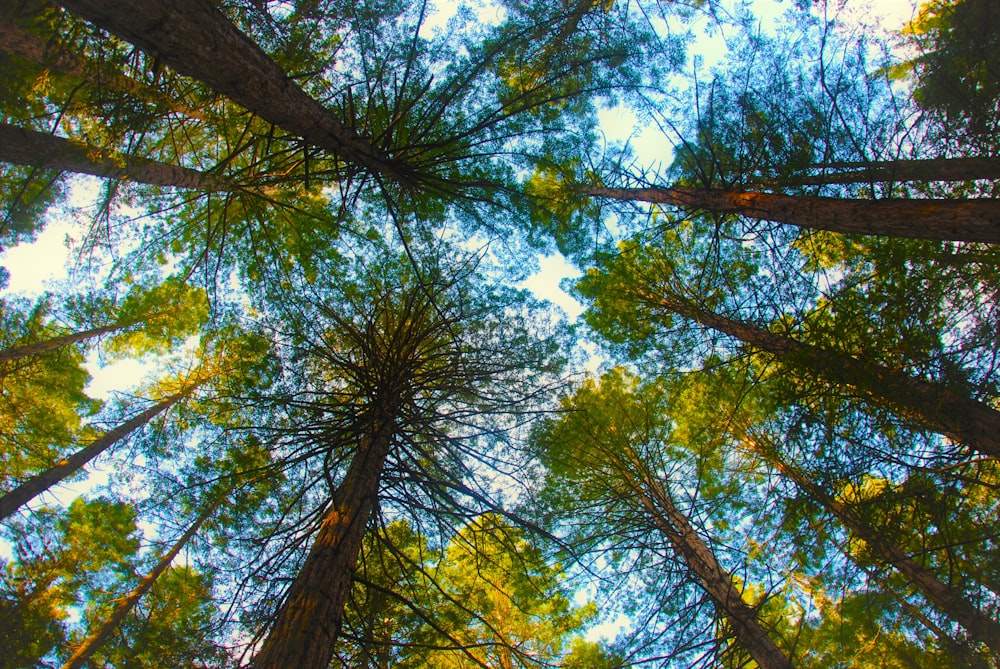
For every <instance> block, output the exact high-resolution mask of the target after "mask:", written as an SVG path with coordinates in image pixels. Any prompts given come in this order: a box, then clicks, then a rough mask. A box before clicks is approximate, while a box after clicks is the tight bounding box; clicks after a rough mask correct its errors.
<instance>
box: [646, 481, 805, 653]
mask: <svg viewBox="0 0 1000 669" xmlns="http://www.w3.org/2000/svg"><path fill="white" fill-rule="evenodd" d="M639 496H640V498H641V499H642V503H643V506H645V507H646V511H647V512H649V514H650V516H651V517H652V518H653V519H654V522H655V523H656V525H657V528H658V529H659V530H660V531H661V532H663V534H664V535H666V537H667V539H668V540H669V541H670V544H671V545H672V546H673V548H674V550H675V551H676V552H677V553H678V554H679V556H680V557H681V559H682V560H683V561H684V563H685V564H686V565H687V567H688V569H690V570H691V572H692V573H693V574H694V575H695V576H696V577H697V578H698V580H699V581H700V582H701V585H702V587H703V588H704V589H705V592H706V593H708V596H709V597H710V598H711V599H712V601H713V602H714V603H715V605H716V607H718V608H719V610H721V611H722V612H723V614H724V615H725V617H726V619H727V620H728V621H729V624H730V625H732V627H733V632H734V633H735V635H736V641H737V643H739V645H740V646H741V647H742V648H743V649H744V650H746V651H747V652H748V653H750V656H751V657H752V658H753V659H754V660H755V661H756V662H757V665H758V666H759V667H760V668H761V669H793V667H794V665H793V664H792V661H791V660H790V659H789V658H788V656H787V655H785V653H784V652H782V650H781V649H780V648H778V646H777V645H775V643H774V641H772V640H771V637H770V636H768V634H767V631H766V630H765V629H764V628H763V627H762V626H761V624H760V622H759V621H758V620H757V615H756V614H755V613H754V610H753V609H752V608H750V606H749V605H748V604H747V603H746V601H745V600H744V599H743V595H742V594H740V591H739V590H737V589H736V587H735V586H734V585H733V577H732V575H731V574H730V573H729V572H728V571H726V570H725V569H724V568H723V567H722V565H720V564H719V561H718V560H716V559H715V554H714V553H713V552H712V549H711V548H710V547H709V546H708V545H707V544H706V543H705V542H704V541H703V540H702V538H701V537H700V536H698V533H697V532H695V530H694V528H693V527H691V523H689V522H688V519H687V517H686V516H685V515H684V514H683V513H681V512H680V510H679V509H678V508H677V507H676V506H675V505H674V503H673V499H672V498H671V496H670V494H669V493H668V492H667V491H666V490H664V489H663V486H662V485H660V483H659V482H658V481H654V480H652V479H650V478H648V477H647V478H646V480H645V481H643V483H642V490H641V492H640V493H639Z"/></svg>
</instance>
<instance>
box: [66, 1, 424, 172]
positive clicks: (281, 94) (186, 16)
mask: <svg viewBox="0 0 1000 669" xmlns="http://www.w3.org/2000/svg"><path fill="white" fill-rule="evenodd" d="M60 4H62V5H63V6H64V7H66V9H68V10H70V11H71V12H74V13H75V14H79V15H80V16H82V17H83V18H85V19H87V20H89V21H92V22H93V23H95V24H96V25H97V26H99V27H101V28H104V29H105V30H108V31H109V32H111V33H113V34H115V35H117V36H118V37H121V38H122V39H124V40H126V41H128V42H131V43H132V44H135V45H136V46H137V47H139V48H140V49H142V50H143V51H146V52H147V53H149V54H151V55H154V56H155V57H156V58H158V59H159V60H160V61H162V62H163V63H164V64H166V65H169V66H170V67H172V68H173V69H175V70H176V71H177V72H179V73H181V74H184V75H187V76H189V77H192V78H194V79H197V80H199V81H202V82H204V83H205V84H207V85H208V86H209V87H210V88H212V89H213V90H215V91H216V92H218V93H221V94H222V95H225V96H226V97H228V98H229V99H231V100H233V101H234V102H236V103H237V104H240V105H242V106H243V107H245V108H246V109H248V110H250V111H251V112H253V113H254V114H257V115H258V116H260V117H261V118H263V119H265V120H267V121H270V122H271V123H274V124H275V125H276V126H278V127H280V128H283V129H285V130H287V131H288V132H290V133H292V134H293V135H296V136H298V137H301V138H302V139H304V140H305V141H306V142H308V143H309V144H311V145H313V146H316V147H319V148H322V149H326V150H328V151H331V152H333V153H334V154H336V155H338V156H340V157H341V158H343V159H344V160H346V161H348V162H350V163H353V164H355V165H357V166H360V167H363V168H365V169H367V170H369V171H370V172H372V173H375V174H381V175H384V176H389V177H393V178H397V179H399V180H401V181H402V180H406V177H407V175H405V174H403V173H402V172H401V170H400V169H399V166H397V165H394V164H393V163H392V161H391V160H390V159H389V158H388V157H387V156H386V155H384V154H383V152H382V151H380V150H378V149H376V148H375V147H374V146H372V144H371V143H370V142H369V141H368V140H366V139H365V138H363V137H361V136H360V135H358V134H357V132H355V131H354V129H353V128H351V127H350V126H348V125H347V124H345V123H344V122H342V121H341V120H340V119H338V118H337V117H336V116H335V115H334V114H333V113H332V112H331V111H330V110H328V109H327V108H325V107H324V106H323V105H321V104H320V103H319V102H317V101H316V100H314V99H313V98H311V97H310V96H309V95H308V94H307V93H306V92H305V91H304V90H302V88H300V87H299V86H298V85H297V84H296V83H295V82H294V81H293V80H292V79H291V78H290V77H289V76H288V75H287V74H286V73H285V72H284V71H283V70H282V69H281V68H280V67H279V66H278V65H277V64H276V63H275V62H274V61H273V60H271V58H270V57H268V55H267V54H266V53H264V51H263V50H262V49H261V48H260V47H259V46H257V44H255V43H254V42H253V41H252V40H251V39H250V38H249V37H247V36H246V35H245V34H244V33H242V32H241V31H240V30H239V29H238V28H237V27H236V26H235V25H233V23H232V22H231V21H230V20H229V19H228V18H226V16H225V15H224V14H223V13H222V12H221V11H219V9H218V8H217V7H216V6H215V5H214V4H213V3H212V2H210V1H209V0H61V2H60Z"/></svg>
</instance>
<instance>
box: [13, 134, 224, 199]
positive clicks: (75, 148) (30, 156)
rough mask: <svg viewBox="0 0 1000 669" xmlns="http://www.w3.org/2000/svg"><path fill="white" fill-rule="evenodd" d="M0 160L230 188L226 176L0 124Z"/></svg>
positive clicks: (201, 187)
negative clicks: (126, 154)
mask: <svg viewBox="0 0 1000 669" xmlns="http://www.w3.org/2000/svg"><path fill="white" fill-rule="evenodd" d="M0 161H2V162H5V163H13V164H15V165H30V166H32V167H39V168H44V169H55V170H64V171H68V172H79V173H81V174H93V175H94V176H98V177H108V178H111V179H128V180H131V181H137V182H139V183H144V184H150V185H152V186H163V187H165V188H182V189H191V190H201V191H207V192H212V191H231V190H235V189H236V187H235V185H234V184H232V183H230V181H229V180H228V179H225V178H223V177H220V176H217V175H214V174H209V173H206V172H199V171H197V170H192V169H189V168H187V167H180V166H179V165H170V164H168V163H159V162H156V161H153V160H146V159H144V158H137V157H135V156H123V155H121V154H119V153H117V152H115V151H108V150H106V149H101V148H99V147H96V146H90V145H88V144H82V143H77V142H73V141H70V140H68V139H63V138H62V137H57V136H55V135H50V134H48V133H43V132H36V131H34V130H28V129H26V128H18V127H16V126H12V125H7V124H0Z"/></svg>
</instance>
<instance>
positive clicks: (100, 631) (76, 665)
mask: <svg viewBox="0 0 1000 669" xmlns="http://www.w3.org/2000/svg"><path fill="white" fill-rule="evenodd" d="M219 504H221V500H220V501H218V502H215V503H214V504H212V505H211V506H209V508H207V509H205V511H203V512H202V514H201V515H200V516H198V519H197V520H195V522H194V523H193V524H192V525H191V527H189V528H188V529H187V531H186V532H184V534H183V535H181V538H180V539H178V540H177V541H175V542H174V545H173V546H171V547H170V550H169V551H167V553H166V554H165V555H164V556H163V557H161V558H160V561H159V562H157V563H156V566H155V567H153V569H152V571H150V572H149V573H148V574H146V575H145V576H144V577H143V578H142V580H140V581H139V585H137V586H136V587H135V588H134V589H133V590H132V591H131V592H130V593H128V595H126V596H125V597H123V598H121V599H119V600H117V602H118V604H117V605H116V606H115V609H114V611H112V612H111V615H110V616H108V618H107V620H105V621H104V622H103V623H101V626H100V627H98V628H97V630H95V631H94V633H93V634H91V635H90V636H89V637H87V638H86V639H85V640H84V641H83V643H82V644H80V646H79V647H78V648H77V649H76V651H74V652H73V655H72V656H71V657H70V658H69V659H68V660H66V664H64V665H63V667H62V669H80V667H82V666H83V665H84V664H85V663H86V662H87V660H89V659H90V656H91V655H93V654H94V652H95V651H97V649H99V648H100V647H101V646H103V645H104V643H105V642H106V641H107V640H108V638H109V637H110V636H111V635H112V634H113V633H114V632H115V630H117V629H118V627H119V626H120V625H121V624H122V621H123V620H125V616H127V615H128V614H129V612H130V611H131V610H132V609H134V608H135V605H136V604H138V603H139V600H140V599H142V598H143V596H145V594H146V593H147V592H149V589H150V588H152V587H153V584H154V583H155V582H156V579H158V578H159V577H160V575H161V574H162V573H163V572H165V571H166V570H167V567H169V566H170V563H171V562H173V561H174V558H175V557H177V554H178V553H180V552H181V549H182V548H184V546H186V545H187V543H188V542H189V541H191V539H192V537H194V535H195V534H197V533H198V530H200V529H201V526H202V525H204V524H205V521H206V520H208V519H209V517H211V515H212V514H213V513H215V510H216V509H217V508H218V507H219Z"/></svg>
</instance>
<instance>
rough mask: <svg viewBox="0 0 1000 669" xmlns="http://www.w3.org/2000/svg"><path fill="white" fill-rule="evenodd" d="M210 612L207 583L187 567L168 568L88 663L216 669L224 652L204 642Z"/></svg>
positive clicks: (132, 668) (133, 668)
mask: <svg viewBox="0 0 1000 669" xmlns="http://www.w3.org/2000/svg"><path fill="white" fill-rule="evenodd" d="M215 613H216V611H215V603H214V601H213V599H212V584H211V579H210V578H209V577H208V576H207V575H205V574H201V573H199V572H197V571H195V570H194V569H192V568H191V567H187V566H183V567H172V568H170V569H168V570H167V571H166V572H164V573H163V575H161V576H160V577H159V578H158V579H156V582H155V583H154V584H153V587H152V589H151V590H150V592H149V594H148V595H147V596H146V597H144V598H143V600H142V601H141V602H140V604H139V606H138V607H137V608H136V609H135V610H133V612H132V613H130V614H129V616H128V618H126V620H125V621H124V622H123V623H122V625H121V627H120V628H119V630H118V635H117V637H118V638H117V639H114V640H112V641H111V642H109V643H108V644H107V645H106V646H104V647H103V648H102V649H100V650H99V651H98V652H97V653H96V654H95V655H94V658H93V659H92V660H91V662H92V663H93V665H94V666H105V667H114V668H115V669H170V668H173V667H181V666H219V665H221V664H222V663H223V662H224V661H225V652H224V650H223V649H222V648H218V647H216V646H214V645H213V644H212V643H211V642H210V641H209V639H210V637H211V628H212V623H213V618H214V616H215Z"/></svg>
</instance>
